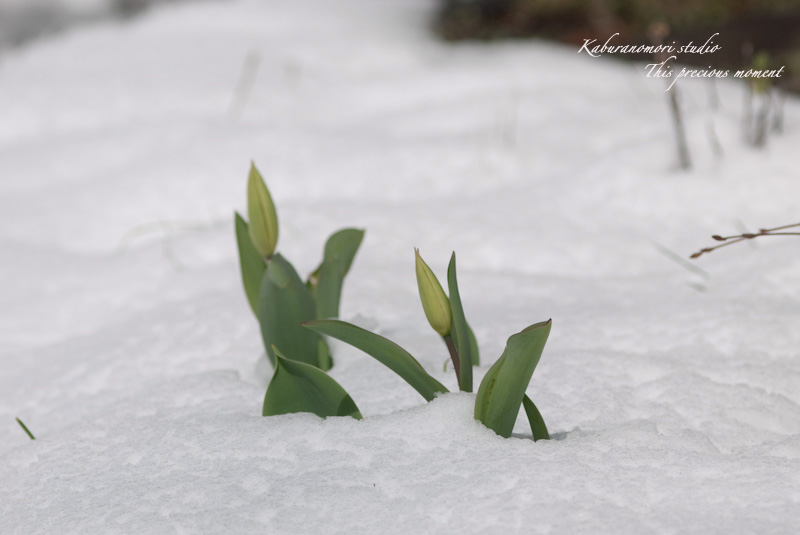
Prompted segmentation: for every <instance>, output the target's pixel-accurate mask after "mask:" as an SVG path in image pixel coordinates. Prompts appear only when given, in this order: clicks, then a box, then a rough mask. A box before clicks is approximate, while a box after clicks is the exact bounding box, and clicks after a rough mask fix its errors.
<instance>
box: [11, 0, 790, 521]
mask: <svg viewBox="0 0 800 535" xmlns="http://www.w3.org/2000/svg"><path fill="white" fill-rule="evenodd" d="M432 9H433V4H432V3H429V2H423V1H415V2H389V1H377V2H376V1H366V0H340V1H339V2H336V3H332V2H324V1H322V0H298V1H295V2H278V1H274V2H262V1H256V0H252V1H238V2H226V3H214V2H207V3H206V2H203V3H192V4H180V5H174V6H163V7H161V8H158V9H153V10H151V11H148V12H147V13H146V14H145V15H143V16H142V17H140V18H137V19H135V20H132V21H128V22H125V23H121V22H108V23H104V24H94V25H92V26H90V27H84V28H80V29H75V30H74V31H71V32H68V33H64V34H61V35H58V36H54V37H51V38H48V39H45V40H41V41H38V42H36V43H31V44H28V45H27V46H25V47H22V48H18V49H12V50H5V51H4V55H3V56H2V57H0V117H2V120H0V177H2V180H0V245H1V246H2V256H0V281H1V282H0V288H2V290H1V291H0V365H2V370H3V371H2V374H0V481H2V484H0V519H2V526H3V528H2V531H3V532H4V533H5V532H7V533H26V534H32V533H53V532H59V533H256V532H259V533H261V532H264V531H265V530H266V531H267V532H268V533H271V534H283V533H287V534H294V533H375V532H381V533H398V534H399V533H403V534H405V533H431V532H435V533H476V534H479V533H490V532H491V533H495V532H496V533H500V532H507V533H526V534H527V533H558V532H563V533H575V534H581V533H587V534H588V533H603V532H605V533H609V532H611V533H623V534H625V533H650V532H652V533H687V532H692V533H741V534H744V533H754V532H757V533H765V534H769V533H776V534H777V533H793V532H797V531H798V530H799V529H800V506H799V505H800V504H799V503H798V502H800V490H798V489H800V388H799V387H798V385H800V351H799V350H798V347H800V330H799V329H797V325H798V320H800V307H798V300H799V299H800V255H798V242H797V241H795V240H793V239H792V238H763V239H760V240H755V241H753V242H752V246H751V245H750V244H741V245H736V246H733V247H731V248H729V249H727V250H721V251H718V252H714V253H712V254H710V255H708V256H704V257H702V258H701V259H699V260H697V261H693V262H692V265H693V266H695V267H696V268H699V269H695V270H690V269H688V268H686V267H685V266H684V265H683V264H681V263H679V262H678V261H676V260H674V258H673V257H672V256H670V255H671V254H675V255H678V256H680V257H682V258H686V257H687V256H688V254H689V253H691V252H694V251H695V250H697V249H699V248H700V247H704V246H707V245H710V244H711V241H710V239H709V238H707V236H709V235H710V234H713V233H723V234H724V233H736V232H738V231H739V226H740V225H742V224H743V225H746V226H747V228H749V229H751V230H752V229H757V228H759V227H769V226H773V225H775V226H777V225H780V224H787V223H793V222H795V221H796V217H797V209H796V205H797V198H798V193H800V183H799V182H798V180H797V178H798V176H797V175H798V172H797V169H798V168H800V167H798V164H800V154H798V152H797V142H798V139H799V138H800V127H799V126H798V125H800V105H798V102H797V100H796V99H790V100H789V101H788V103H787V107H786V132H785V133H784V134H783V135H781V136H774V137H772V138H771V139H770V141H769V144H768V146H767V147H766V149H764V150H754V149H751V148H748V147H747V146H746V145H744V144H743V142H742V141H741V129H740V121H741V102H742V99H743V92H742V88H741V87H740V86H739V85H736V84H733V83H729V82H725V83H719V84H717V89H718V90H719V93H720V99H721V104H722V108H721V109H720V110H719V111H717V112H711V111H710V108H709V106H708V103H707V95H706V91H707V86H706V85H704V84H702V83H683V82H684V81H681V83H680V85H681V89H683V91H684V92H683V95H684V98H685V104H686V107H687V119H688V123H689V124H688V126H689V140H690V148H691V150H692V156H693V158H694V160H695V168H694V170H693V171H691V172H688V173H683V172H680V171H678V170H677V169H676V166H675V156H674V149H673V145H672V142H673V140H672V132H671V125H670V122H669V116H668V115H667V103H666V98H665V95H664V94H663V84H661V83H660V82H659V81H657V80H648V79H646V78H645V77H644V76H643V74H642V69H641V67H640V66H639V67H632V66H627V65H625V64H622V63H617V62H613V61H604V60H600V59H595V58H588V57H585V56H584V55H578V54H577V53H576V50H575V49H573V48H570V47H562V46H556V45H552V44H547V43H543V42H536V41H533V42H518V43H504V44H465V45H457V46H456V45H448V44H442V43H439V42H437V41H435V40H434V38H433V37H431V36H430V35H429V33H428V29H427V28H428V26H427V25H428V21H429V17H430V13H431V10H432ZM248 57H251V58H253V57H255V58H257V60H256V61H257V65H258V66H257V70H256V72H255V77H254V82H253V86H252V90H251V91H250V93H249V97H247V99H246V102H244V103H241V102H235V103H234V104H232V101H233V100H234V99H235V98H236V97H234V95H235V94H236V93H237V90H236V85H237V80H239V79H240V78H242V74H241V71H242V66H243V65H244V64H245V62H246V58H248ZM690 82H691V81H690ZM237 106H240V109H241V113H240V115H239V117H238V118H237V117H236V116H235V114H234V115H232V114H231V109H235V108H236V107H237ZM709 124H713V126H714V129H715V131H716V132H717V135H718V136H719V138H720V143H721V145H722V146H723V148H724V150H725V154H724V155H723V157H721V158H718V157H716V156H715V155H714V153H713V151H712V148H711V145H710V144H709V142H708V138H707V130H708V127H709ZM251 159H252V160H254V161H255V162H256V164H257V165H258V166H259V167H260V169H261V171H262V173H263V174H264V176H265V178H266V180H267V183H268V184H269V186H270V189H271V191H272V194H273V196H274V198H275V200H276V204H277V207H278V210H279V217H280V220H281V233H282V234H281V238H280V241H279V249H280V250H281V252H282V253H283V254H284V255H285V256H286V257H287V258H289V259H291V260H292V261H293V262H294V263H295V265H296V267H297V268H298V270H299V271H300V272H301V273H307V272H309V271H310V270H312V269H313V268H314V267H315V265H316V262H317V261H318V259H319V257H320V255H321V251H322V245H323V243H324V239H325V238H326V236H327V235H328V234H329V233H330V232H332V231H334V230H336V229H338V228H340V227H343V226H359V227H363V228H366V229H367V234H366V239H365V242H364V244H363V246H362V250H361V251H360V252H359V255H358V256H357V258H356V261H355V263H354V265H353V270H352V272H351V274H350V276H349V278H348V280H347V282H346V286H345V294H344V298H343V310H342V313H343V316H344V317H345V318H346V319H350V320H352V321H356V322H357V323H359V324H362V325H368V326H369V327H370V328H373V329H375V330H377V331H378V332H379V333H381V334H383V335H384V336H387V337H389V338H391V339H393V340H395V341H397V342H398V343H399V344H400V345H402V346H404V347H405V348H407V349H408V350H409V351H410V352H411V353H412V354H414V355H415V356H416V357H417V358H418V359H419V360H420V361H421V362H422V364H423V365H424V366H425V367H426V369H428V370H429V371H430V372H431V373H432V374H433V375H434V376H435V377H436V378H437V379H439V380H440V381H442V382H443V383H444V384H445V385H447V386H448V387H449V388H451V389H454V388H455V380H454V377H453V374H452V370H448V371H447V372H445V371H444V370H443V364H444V362H445V360H446V351H445V349H444V347H443V346H442V344H441V342H440V341H439V340H437V336H436V334H435V333H434V332H433V331H432V330H431V329H430V327H429V326H428V325H427V323H426V321H425V318H424V314H423V313H422V309H421V306H420V304H419V300H418V297H417V296H416V282H415V279H414V274H413V270H414V267H413V266H414V255H413V247H414V246H417V247H420V251H421V253H422V255H423V256H424V258H425V260H426V261H427V262H428V263H429V264H430V265H431V267H432V268H433V269H434V271H435V272H436V273H438V274H439V275H440V276H444V273H445V269H446V263H447V261H448V259H449V255H450V251H451V250H455V251H456V252H457V254H458V264H459V270H460V271H459V282H460V287H461V294H462V299H463V301H464V307H465V310H466V313H467V317H468V318H469V319H470V322H471V323H472V324H473V326H474V328H475V331H476V334H477V336H478V339H479V342H480V344H481V349H482V356H483V363H484V366H482V367H481V368H479V369H477V370H476V380H477V379H479V378H480V377H481V376H482V375H483V374H484V373H485V372H486V370H487V369H488V365H489V364H490V363H491V362H492V361H493V360H494V359H495V358H496V357H497V356H499V354H500V353H501V351H502V348H503V345H504V343H505V340H506V339H507V338H508V336H510V335H511V334H513V333H514V332H517V331H519V330H521V329H522V328H524V327H525V326H527V325H529V324H531V323H535V322H537V321H542V320H544V319H547V318H553V331H552V334H551V336H550V341H549V342H548V345H547V347H546V349H545V352H544V355H543V357H542V361H541V363H540V365H539V367H538V368H537V371H536V373H535V374H534V377H533V381H532V382H531V386H530V388H529V390H528V393H529V394H530V395H531V397H532V399H533V400H534V401H535V402H536V403H537V405H538V407H539V408H540V410H541V412H542V414H543V415H544V417H545V420H546V422H547V423H548V426H549V428H550V431H551V433H552V435H553V438H554V440H551V441H549V442H542V441H540V442H536V443H534V442H533V441H531V440H530V439H529V436H530V432H529V430H527V429H526V427H525V421H524V416H522V415H520V418H519V419H518V422H517V427H516V434H515V436H514V437H512V438H511V439H502V438H500V437H497V436H495V435H494V434H493V433H492V432H491V431H489V430H487V429H485V428H483V427H482V426H481V425H480V424H478V423H477V422H475V421H474V420H473V419H472V403H473V399H474V398H473V397H472V396H471V395H470V394H449V395H445V396H441V397H439V398H438V399H436V400H435V401H433V402H431V403H429V404H425V403H424V401H423V400H422V398H421V397H420V396H419V395H418V394H417V393H416V392H415V391H413V390H412V389H411V388H410V387H409V386H408V385H406V384H405V383H403V382H402V380H400V379H399V378H397V377H396V376H394V375H393V374H392V373H391V372H390V371H388V370H386V369H385V368H383V367H382V366H381V365H380V364H378V363H377V362H375V361H374V360H372V359H370V358H369V357H367V356H365V355H363V354H361V353H359V352H358V351H357V350H354V349H352V348H350V347H348V346H345V345H343V344H339V343H334V344H333V349H334V355H335V359H336V366H335V367H334V369H333V370H332V375H333V377H335V378H336V380H337V381H339V382H340V383H341V384H342V385H343V386H344V387H345V389H347V390H348V392H349V393H350V394H351V395H352V397H353V398H354V400H355V401H356V403H357V404H358V406H359V408H360V409H361V412H362V413H363V414H364V415H365V419H364V420H363V421H354V420H351V419H346V418H329V419H326V420H321V419H319V418H317V417H315V416H313V415H307V414H299V415H287V416H280V417H271V418H263V417H261V416H260V410H261V402H262V399H263V394H264V390H265V388H266V385H267V383H268V381H269V377H270V374H271V370H270V368H269V365H268V364H267V363H266V362H265V359H264V357H263V350H262V348H261V342H260V336H259V333H258V326H257V325H256V323H255V320H254V319H253V318H252V314H251V312H250V310H249V308H248V305H247V303H246V300H245V298H244V294H243V292H242V289H241V283H240V281H239V273H238V265H237V257H236V250H235V244H234V239H233V225H232V212H233V210H234V209H237V210H240V211H242V210H243V209H244V204H245V184H246V176H247V169H248V166H249V162H250V160H251ZM15 416H19V417H20V418H21V419H22V420H23V421H24V422H25V423H26V424H27V425H28V427H29V428H30V429H31V431H32V432H33V433H34V434H35V435H36V437H37V440H36V441H35V442H31V441H29V440H28V438H27V437H26V436H25V435H24V433H23V432H22V431H21V429H20V428H19V427H18V426H17V424H16V423H15V421H14V417H15Z"/></svg>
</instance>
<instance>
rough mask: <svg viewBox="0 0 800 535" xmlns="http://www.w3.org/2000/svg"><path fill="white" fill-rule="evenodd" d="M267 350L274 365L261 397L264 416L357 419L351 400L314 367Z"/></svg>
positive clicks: (358, 418) (326, 375)
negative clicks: (300, 413)
mask: <svg viewBox="0 0 800 535" xmlns="http://www.w3.org/2000/svg"><path fill="white" fill-rule="evenodd" d="M309 332H310V331H309ZM270 349H271V350H272V352H273V353H274V354H275V358H276V361H277V362H276V365H275V374H274V375H273V376H272V380H271V381H270V383H269V387H267V393H266V395H265V396H264V409H263V412H262V414H263V415H264V416H275V415H278V414H290V413H294V412H311V413H314V414H316V415H317V416H321V417H323V418H325V417H327V416H352V417H353V418H355V419H357V420H360V419H361V413H360V412H359V410H358V407H356V404H355V402H354V401H353V398H351V397H350V394H348V393H347V392H346V391H345V390H344V388H342V387H341V386H340V385H339V383H337V382H336V381H335V380H334V379H333V378H332V377H330V376H329V375H328V374H326V373H325V372H323V371H322V370H320V369H319V368H317V367H315V366H311V365H309V364H305V363H303V362H299V361H296V360H291V359H288V358H285V357H283V356H282V355H281V354H280V352H279V351H276V350H275V348H274V347H273V348H270Z"/></svg>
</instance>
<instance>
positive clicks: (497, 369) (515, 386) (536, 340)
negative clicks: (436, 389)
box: [475, 320, 551, 438]
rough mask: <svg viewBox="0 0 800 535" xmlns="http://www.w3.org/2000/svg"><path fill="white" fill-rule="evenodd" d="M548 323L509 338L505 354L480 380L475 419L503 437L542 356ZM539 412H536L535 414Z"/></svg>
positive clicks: (508, 435)
mask: <svg viewBox="0 0 800 535" xmlns="http://www.w3.org/2000/svg"><path fill="white" fill-rule="evenodd" d="M550 326H551V321H550V320H547V321H545V322H542V323H537V324H535V325H531V326H530V327H527V328H525V329H524V330H522V331H521V332H519V333H517V334H515V335H513V336H511V338H509V339H508V342H507V343H506V348H505V351H503V354H502V355H501V356H500V358H499V359H497V362H495V363H494V365H493V366H492V367H491V368H490V369H489V371H488V372H487V373H486V376H485V377H484V378H483V381H481V385H480V388H478V394H477V396H476V399H475V419H476V420H480V421H481V423H483V425H485V426H486V427H488V428H489V429H491V430H493V431H494V432H495V433H497V434H498V435H500V436H502V437H506V438H508V437H510V436H511V433H512V431H513V430H514V423H515V422H516V420H517V414H518V413H519V407H520V405H521V404H522V400H523V398H524V396H525V390H526V389H527V388H528V383H530V380H531V377H532V376H533V371H534V370H535V369H536V365H537V364H538V363H539V359H540V358H541V356H542V351H543V350H544V346H545V343H547V337H548V335H549V334H550ZM537 412H538V411H537Z"/></svg>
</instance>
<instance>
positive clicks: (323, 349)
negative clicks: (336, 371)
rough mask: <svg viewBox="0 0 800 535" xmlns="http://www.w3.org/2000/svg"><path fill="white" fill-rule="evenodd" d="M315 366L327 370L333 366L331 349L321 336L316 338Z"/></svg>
mask: <svg viewBox="0 0 800 535" xmlns="http://www.w3.org/2000/svg"><path fill="white" fill-rule="evenodd" d="M317 368H319V369H320V370H322V371H328V370H330V369H331V368H333V357H332V356H331V350H330V348H329V347H328V342H326V341H325V339H324V338H323V337H321V336H320V337H319V340H317Z"/></svg>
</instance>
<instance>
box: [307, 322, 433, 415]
mask: <svg viewBox="0 0 800 535" xmlns="http://www.w3.org/2000/svg"><path fill="white" fill-rule="evenodd" d="M305 326H306V327H308V328H309V329H313V330H314V331H316V332H318V333H320V334H324V335H327V336H331V337H333V338H336V339H337V340H341V341H342V342H345V343H346V344H350V345H351V346H353V347H356V348H358V349H360V350H361V351H363V352H365V353H367V354H368V355H370V356H371V357H373V358H374V359H375V360H377V361H378V362H380V363H381V364H383V365H385V366H386V367H388V368H389V369H390V370H392V371H393V372H395V373H396V374H397V375H399V376H400V377H402V378H403V379H404V380H405V381H406V382H407V383H408V384H409V385H411V387H412V388H414V390H416V391H417V392H419V393H420V395H422V397H424V398H425V399H426V400H427V401H431V400H432V399H433V398H434V397H436V394H437V393H439V392H448V390H447V388H445V386H444V385H442V383H440V382H439V381H437V380H436V379H434V378H433V377H431V376H430V375H429V374H428V372H426V371H425V369H424V368H423V367H422V365H421V364H420V363H419V362H417V359H415V358H414V357H412V356H411V355H410V354H409V353H408V352H407V351H406V350H405V349H403V348H402V347H400V346H399V345H397V344H395V343H394V342H392V341H391V340H388V339H386V338H384V337H383V336H380V335H377V334H375V333H371V332H369V331H367V330H364V329H362V328H361V327H357V326H355V325H353V324H351V323H347V322H344V321H339V320H316V321H310V322H308V323H305Z"/></svg>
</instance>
